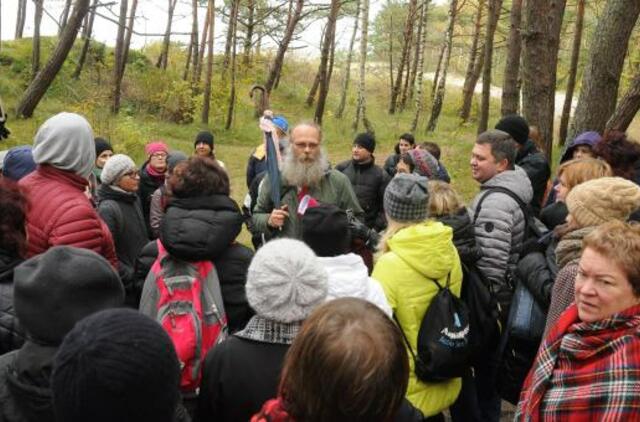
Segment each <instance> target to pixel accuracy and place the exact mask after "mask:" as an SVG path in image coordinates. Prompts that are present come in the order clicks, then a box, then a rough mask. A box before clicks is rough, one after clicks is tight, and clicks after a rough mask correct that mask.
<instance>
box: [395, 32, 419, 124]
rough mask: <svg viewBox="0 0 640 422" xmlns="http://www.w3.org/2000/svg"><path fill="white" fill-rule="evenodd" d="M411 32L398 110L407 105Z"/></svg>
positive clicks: (412, 42) (411, 49)
mask: <svg viewBox="0 0 640 422" xmlns="http://www.w3.org/2000/svg"><path fill="white" fill-rule="evenodd" d="M413 38H414V37H413V33H412V34H411V41H409V54H407V61H406V63H405V64H404V68H405V69H406V71H405V72H404V82H403V83H402V90H401V91H400V100H399V101H398V108H399V109H400V112H402V111H404V108H405V106H406V105H407V96H408V95H409V94H408V93H407V91H408V90H409V79H410V78H411V67H410V65H411V63H412V61H413V60H412V56H411V54H412V52H413V45H414V44H415V43H414V41H413Z"/></svg>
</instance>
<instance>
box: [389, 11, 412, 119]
mask: <svg viewBox="0 0 640 422" xmlns="http://www.w3.org/2000/svg"><path fill="white" fill-rule="evenodd" d="M416 3H417V0H409V10H408V11H407V20H406V21H405V25H404V34H403V40H404V42H403V43H402V52H401V54H400V63H399V64H398V72H397V73H396V81H395V83H394V84H393V89H392V90H391V101H390V102H389V114H394V113H395V112H396V107H397V102H398V96H399V95H400V87H401V85H402V75H403V73H404V69H405V65H406V64H407V57H408V55H409V48H410V45H409V44H410V43H411V34H412V33H413V21H414V19H415V15H416Z"/></svg>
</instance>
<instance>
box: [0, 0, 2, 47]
mask: <svg viewBox="0 0 640 422" xmlns="http://www.w3.org/2000/svg"><path fill="white" fill-rule="evenodd" d="M0 34H2V0H0ZM0 51H2V37H1V36H0Z"/></svg>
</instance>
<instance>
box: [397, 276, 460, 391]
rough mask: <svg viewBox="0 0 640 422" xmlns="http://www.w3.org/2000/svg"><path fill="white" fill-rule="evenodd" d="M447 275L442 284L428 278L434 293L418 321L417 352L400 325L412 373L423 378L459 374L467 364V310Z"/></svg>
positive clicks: (440, 378) (433, 380) (447, 377)
mask: <svg viewBox="0 0 640 422" xmlns="http://www.w3.org/2000/svg"><path fill="white" fill-rule="evenodd" d="M450 278H451V274H449V275H447V284H446V285H445V286H441V285H440V283H438V282H437V281H436V280H431V281H432V282H434V283H435V284H436V286H438V293H436V295H435V296H434V298H433V300H432V301H431V304H430V305H429V308H428V309H427V311H426V312H425V314H424V317H423V318H422V322H421V323H420V329H419V331H418V341H417V349H418V350H417V353H414V351H413V349H412V348H411V344H410V343H409V339H407V336H406V335H405V334H404V331H402V327H400V332H401V333H402V337H403V338H404V341H405V343H406V344H407V347H408V348H409V353H411V357H412V358H413V361H414V366H415V373H416V376H417V377H418V379H419V380H421V381H423V382H439V381H446V380H448V379H451V378H457V377H462V376H463V375H465V374H466V372H467V370H468V368H469V361H470V355H471V344H470V341H469V336H470V333H469V310H468V309H467V306H466V305H465V304H464V302H463V301H462V300H460V299H459V298H457V297H456V296H454V295H453V293H452V292H451V290H449V284H450ZM394 318H395V316H394ZM396 322H397V319H396ZM398 325H400V324H399V323H398Z"/></svg>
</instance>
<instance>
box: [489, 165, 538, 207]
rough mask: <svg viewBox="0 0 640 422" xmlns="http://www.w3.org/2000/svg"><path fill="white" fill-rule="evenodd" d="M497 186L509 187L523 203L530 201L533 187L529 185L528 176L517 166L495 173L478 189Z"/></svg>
mask: <svg viewBox="0 0 640 422" xmlns="http://www.w3.org/2000/svg"><path fill="white" fill-rule="evenodd" d="M497 186H499V187H503V188H506V189H509V190H510V191H511V192H513V193H515V194H516V195H518V197H519V198H520V199H521V200H522V202H524V203H525V204H528V203H529V202H531V198H533V188H532V187H531V181H529V176H527V173H525V171H524V170H522V168H520V167H518V166H516V168H515V169H514V170H506V171H503V172H502V173H498V174H496V175H495V176H493V177H492V178H491V179H489V180H487V181H486V182H484V183H483V184H482V186H481V187H480V189H481V190H485V189H490V188H492V187H497Z"/></svg>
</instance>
